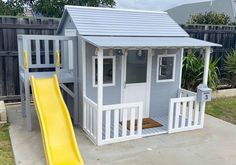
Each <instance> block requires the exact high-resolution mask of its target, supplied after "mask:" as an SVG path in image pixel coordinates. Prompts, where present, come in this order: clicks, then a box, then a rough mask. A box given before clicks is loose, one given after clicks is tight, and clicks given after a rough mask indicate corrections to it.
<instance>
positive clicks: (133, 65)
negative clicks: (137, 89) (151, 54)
mask: <svg viewBox="0 0 236 165" xmlns="http://www.w3.org/2000/svg"><path fill="white" fill-rule="evenodd" d="M141 53H142V54H141V55H138V51H136V50H129V54H128V56H127V62H126V83H127V84H133V83H146V82H147V50H143V51H141Z"/></svg>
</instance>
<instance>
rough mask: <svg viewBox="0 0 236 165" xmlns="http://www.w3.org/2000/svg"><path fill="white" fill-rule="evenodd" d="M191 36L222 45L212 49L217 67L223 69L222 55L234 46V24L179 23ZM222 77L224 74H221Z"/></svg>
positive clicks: (235, 37)
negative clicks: (216, 60) (217, 60)
mask: <svg viewBox="0 0 236 165" xmlns="http://www.w3.org/2000/svg"><path fill="white" fill-rule="evenodd" d="M181 26H182V28H184V30H185V31H186V32H187V33H189V35H190V36H191V37H193V38H197V39H201V40H206V41H210V42H214V43H219V44H221V45H222V47H217V48H214V49H213V58H217V59H218V58H219V59H220V60H219V62H218V67H219V70H220V71H223V65H224V57H225V55H226V54H227V52H230V51H232V49H235V48H236V26H228V25H194V24H186V25H181ZM221 78H224V74H221Z"/></svg>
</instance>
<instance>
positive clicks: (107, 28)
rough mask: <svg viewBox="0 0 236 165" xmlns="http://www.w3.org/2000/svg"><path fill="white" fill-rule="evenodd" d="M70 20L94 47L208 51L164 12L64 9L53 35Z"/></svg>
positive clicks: (208, 44)
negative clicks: (172, 48)
mask: <svg viewBox="0 0 236 165" xmlns="http://www.w3.org/2000/svg"><path fill="white" fill-rule="evenodd" d="M68 15H69V16H70V18H71V20H72V22H73V24H74V25H75V27H76V29H77V31H78V33H79V35H80V36H81V37H82V38H84V39H85V40H86V41H88V42H90V43H91V44H93V45H95V46H97V47H210V46H221V45H219V44H215V43H210V42H206V41H201V40H197V39H193V38H190V37H189V35H188V34H187V33H186V32H185V31H184V30H183V29H182V28H181V27H180V26H179V25H178V24H177V23H176V22H175V21H174V20H173V19H172V18H170V17H169V15H168V14H167V13H166V12H154V11H142V10H125V9H111V8H95V7H81V6H65V11H64V13H63V16H62V20H61V22H60V24H59V27H58V30H57V32H58V33H59V32H60V31H61V29H62V27H63V25H64V22H65V19H66V18H67V16H68Z"/></svg>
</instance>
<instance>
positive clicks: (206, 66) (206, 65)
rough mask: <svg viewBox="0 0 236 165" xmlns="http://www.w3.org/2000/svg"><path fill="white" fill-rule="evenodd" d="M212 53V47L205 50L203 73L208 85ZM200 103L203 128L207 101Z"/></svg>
mask: <svg viewBox="0 0 236 165" xmlns="http://www.w3.org/2000/svg"><path fill="white" fill-rule="evenodd" d="M210 55H211V48H210V47H207V48H206V52H205V59H204V60H205V61H204V73H203V82H202V83H203V84H205V85H207V82H208V73H209V62H210ZM200 105H201V106H200V126H201V128H203V126H204V117H205V116H204V115H205V108H206V102H202V103H201V104H200Z"/></svg>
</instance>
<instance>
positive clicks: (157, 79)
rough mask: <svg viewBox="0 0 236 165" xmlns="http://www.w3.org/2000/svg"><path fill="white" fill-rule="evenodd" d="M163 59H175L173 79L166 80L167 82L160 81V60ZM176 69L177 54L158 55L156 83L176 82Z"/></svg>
mask: <svg viewBox="0 0 236 165" xmlns="http://www.w3.org/2000/svg"><path fill="white" fill-rule="evenodd" d="M162 57H174V61H173V71H172V73H173V74H172V79H165V80H159V68H160V59H161V58H162ZM175 67H176V54H161V55H157V73H156V82H157V83H159V82H173V81H175Z"/></svg>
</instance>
